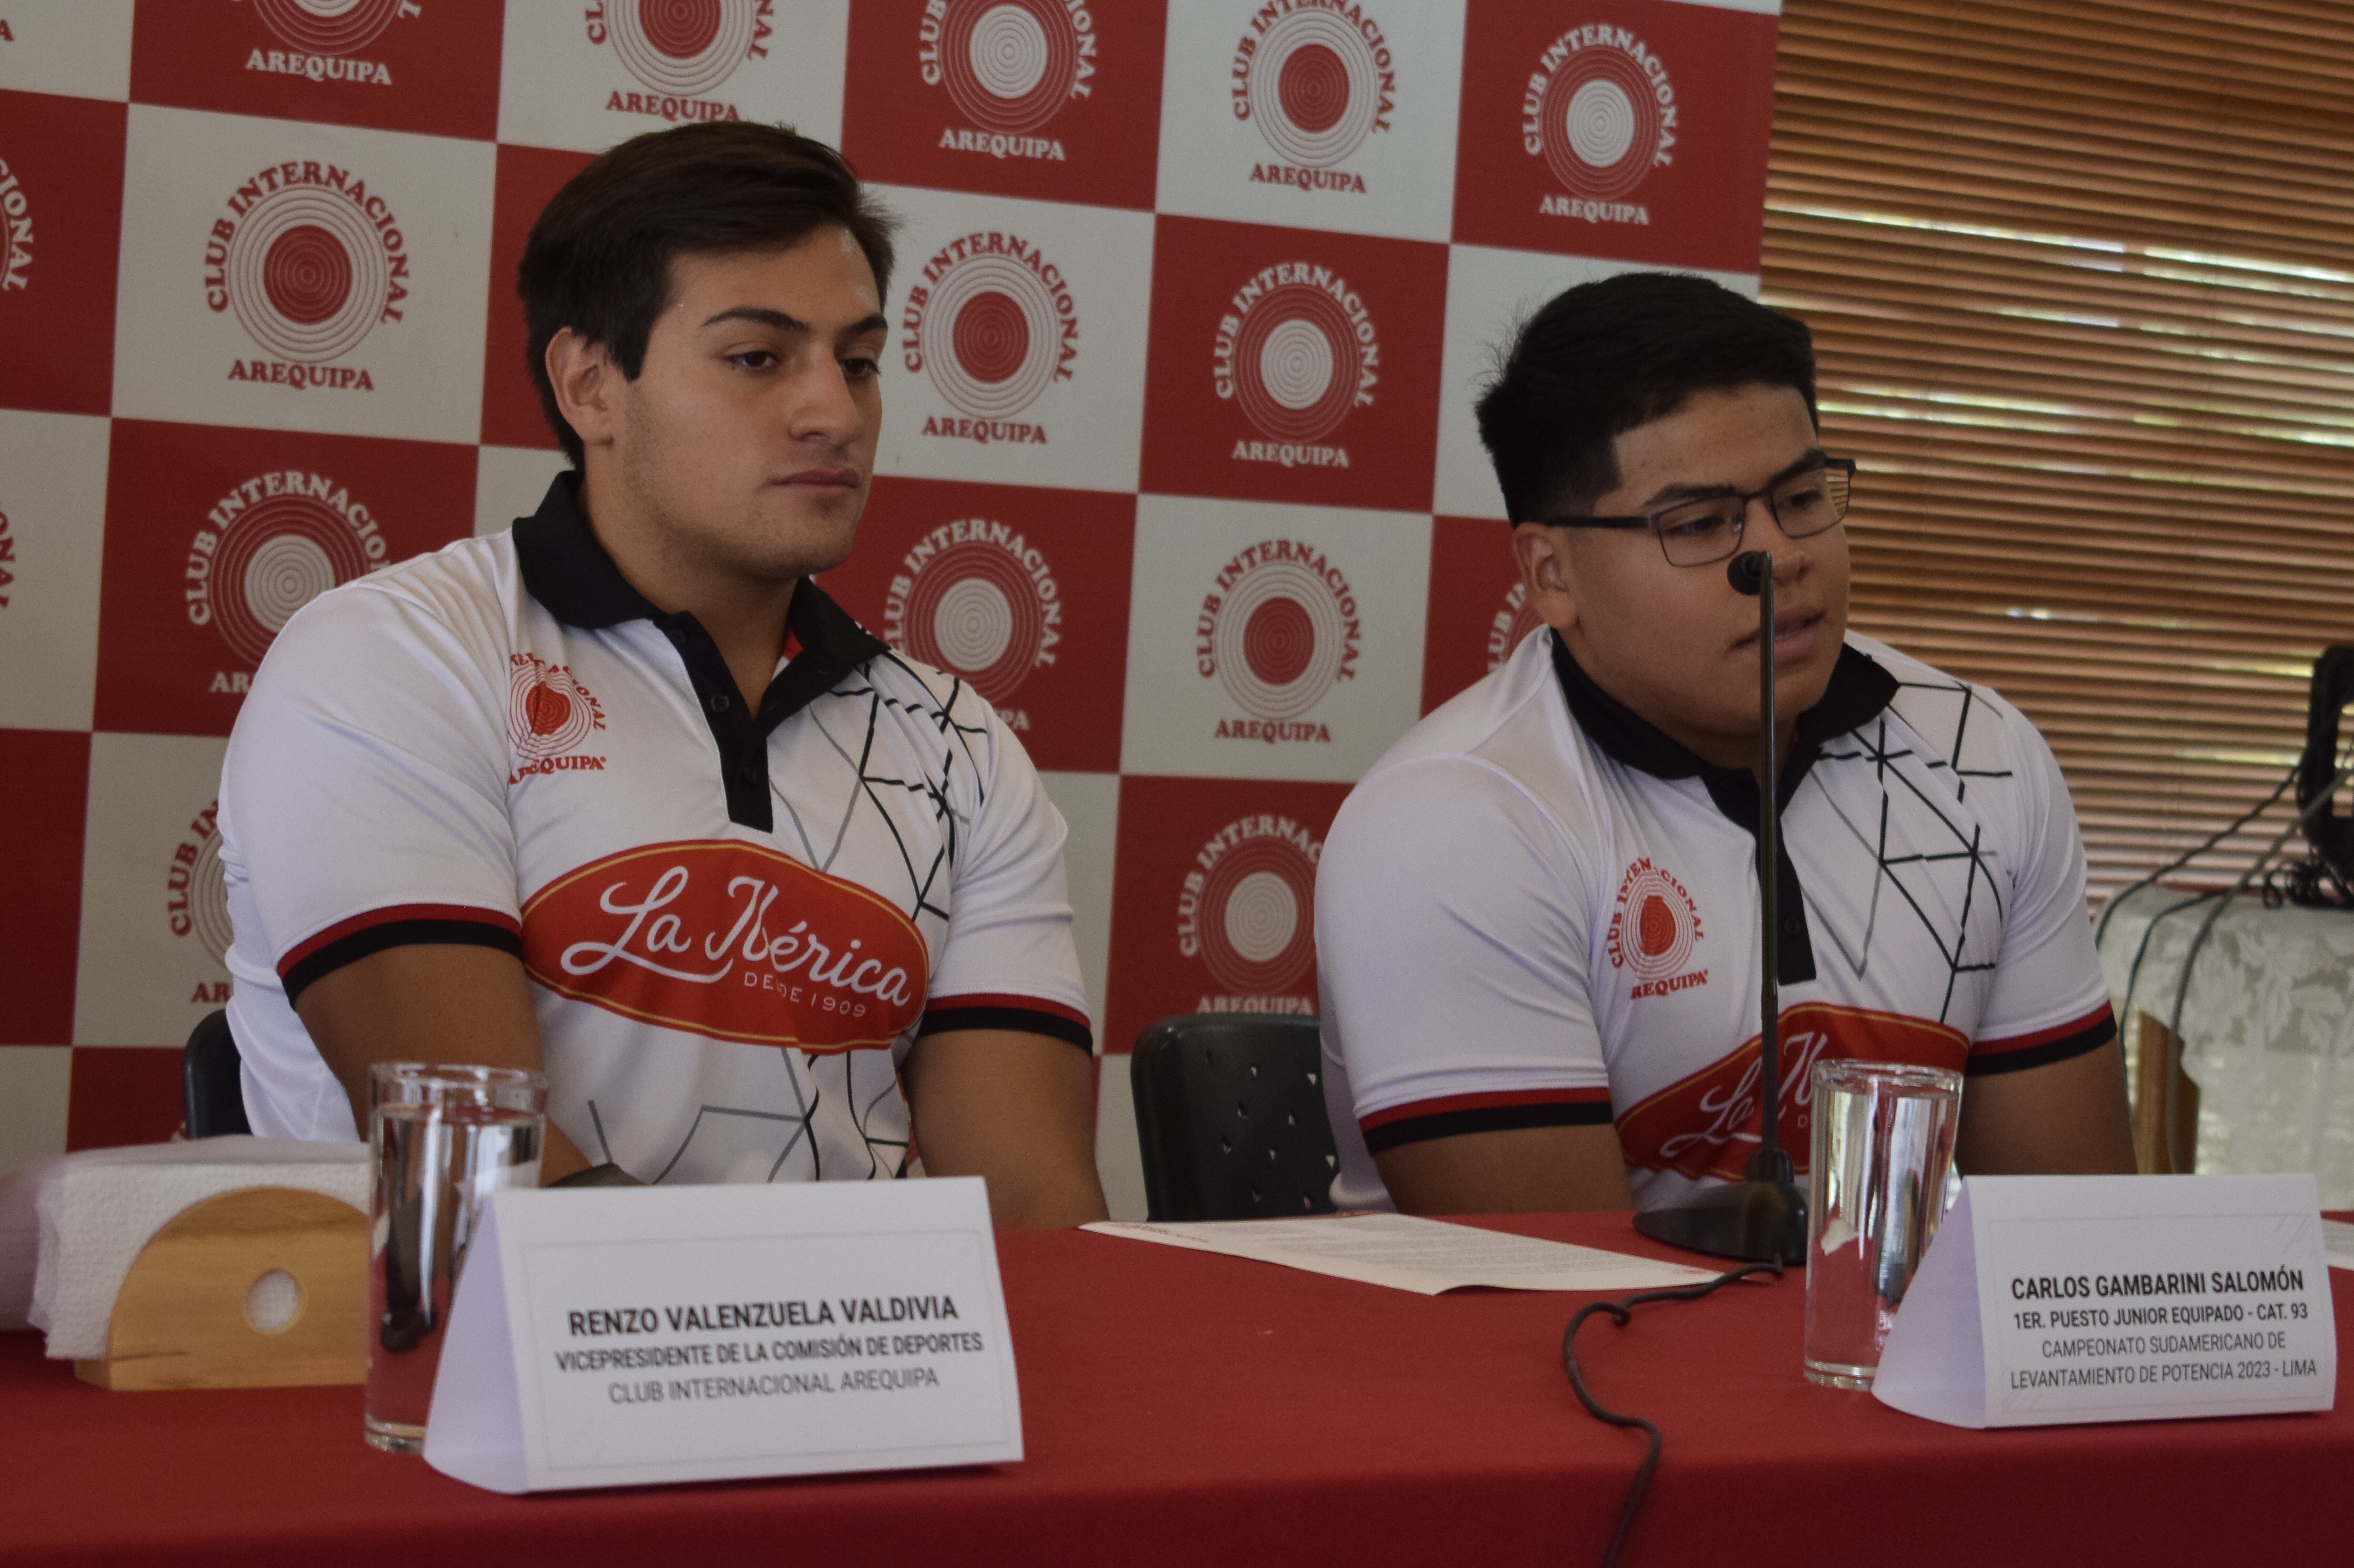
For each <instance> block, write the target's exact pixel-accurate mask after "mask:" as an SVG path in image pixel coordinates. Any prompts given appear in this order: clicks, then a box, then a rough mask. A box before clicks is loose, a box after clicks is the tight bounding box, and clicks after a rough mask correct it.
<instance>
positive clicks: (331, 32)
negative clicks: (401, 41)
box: [245, 0, 425, 87]
mask: <svg viewBox="0 0 2354 1568" xmlns="http://www.w3.org/2000/svg"><path fill="white" fill-rule="evenodd" d="M247 8H248V9H249V11H250V12H251V13H252V15H253V16H255V17H256V18H257V19H258V20H259V21H260V23H261V25H262V26H263V27H264V28H266V29H267V30H268V31H269V33H270V37H273V38H275V39H277V40H278V41H279V42H280V43H281V44H283V45H285V46H286V47H285V48H281V49H262V48H257V49H254V50H253V51H252V52H251V53H249V55H248V56H247V57H246V61H245V69H248V70H254V71H266V72H269V73H270V74H271V75H274V76H299V77H304V78H307V79H310V80H312V81H350V82H359V83H363V84H365V85H367V86H372V87H390V86H391V85H392V84H393V83H392V68H391V67H390V66H388V65H387V64H385V63H384V62H383V61H381V60H372V59H368V58H365V57H364V56H363V55H362V53H361V51H362V50H365V49H366V48H367V47H368V46H369V45H370V44H373V43H375V42H376V40H377V39H378V38H380V37H383V36H384V32H385V29H386V28H387V27H389V26H392V25H393V23H395V22H397V21H401V20H405V19H407V18H410V17H415V16H423V15H424V13H425V7H424V4H423V0H249V4H248V6H247Z"/></svg>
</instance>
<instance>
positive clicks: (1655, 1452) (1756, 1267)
mask: <svg viewBox="0 0 2354 1568" xmlns="http://www.w3.org/2000/svg"><path fill="white" fill-rule="evenodd" d="M1751 1274H1770V1275H1772V1276H1773V1277H1775V1278H1776V1279H1779V1278H1781V1277H1782V1266H1781V1265H1780V1264H1778V1263H1744V1264H1743V1265H1742V1266H1740V1267H1739V1268H1734V1269H1727V1270H1726V1271H1725V1272H1724V1273H1723V1274H1720V1275H1718V1276H1717V1277H1715V1278H1714V1279H1712V1280H1709V1281H1707V1282H1706V1283H1704V1284H1701V1285H1687V1286H1683V1287H1680V1288H1678V1289H1674V1290H1642V1291H1638V1292H1636V1293H1635V1294H1634V1295H1632V1296H1629V1297H1628V1298H1626V1299H1624V1300H1622V1301H1589V1302H1587V1303H1586V1304H1585V1306H1583V1307H1581V1308H1578V1309H1577V1315H1576V1316H1575V1317H1574V1318H1572V1319H1570V1320H1569V1327H1568V1328H1567V1329H1564V1330H1562V1336H1561V1364H1562V1366H1563V1367H1564V1369H1565V1370H1566V1371H1567V1372H1568V1373H1569V1386H1570V1388H1571V1389H1572V1391H1574V1392H1575V1393H1576V1395H1577V1403H1578V1404H1582V1405H1584V1406H1585V1411H1586V1414H1589V1415H1591V1416H1593V1417H1594V1419H1596V1421H1600V1422H1604V1423H1606V1424H1607V1425H1612V1426H1638V1427H1640V1428H1642V1431H1643V1436H1644V1439H1645V1446H1644V1449H1643V1462H1642V1463H1641V1464H1640V1465H1638V1466H1637V1467H1635V1478H1634V1480H1633V1481H1631V1482H1629V1483H1628V1487H1627V1500H1626V1501H1625V1502H1623V1503H1621V1504H1619V1505H1618V1528H1617V1530H1614V1531H1611V1532H1610V1546H1609V1549H1608V1550H1607V1551H1606V1552H1603V1553H1602V1568H1616V1565H1617V1562H1618V1552H1619V1551H1620V1549H1621V1548H1623V1547H1624V1546H1625V1545H1626V1544H1627V1532H1628V1531H1630V1530H1632V1529H1634V1528H1635V1515H1636V1514H1637V1513H1638V1512H1639V1511H1641V1510H1642V1507H1643V1498H1644V1496H1645V1494H1647V1493H1649V1491H1650V1489H1651V1475H1652V1472H1654V1471H1655V1470H1657V1469H1658V1468H1659V1447H1660V1438H1659V1427H1658V1426H1656V1425H1653V1424H1652V1423H1651V1422H1649V1420H1646V1419H1645V1418H1644V1417H1642V1416H1640V1415H1622V1414H1619V1413H1618V1412H1617V1411H1615V1410H1611V1409H1608V1408H1606V1406H1605V1405H1604V1404H1602V1402H1601V1401H1600V1400H1598V1399H1596V1398H1595V1397H1594V1395H1593V1393H1591V1392H1590V1391H1589V1390H1588V1389H1587V1388H1586V1386H1585V1373H1584V1372H1580V1371H1579V1370H1578V1367H1577V1330H1578V1329H1579V1328H1580V1327H1581V1326H1582V1325H1584V1323H1585V1320H1586V1319H1588V1318H1591V1317H1593V1316H1594V1315H1595V1314H1596V1312H1607V1313H1609V1314H1610V1316H1611V1317H1612V1318H1614V1319H1617V1323H1618V1326H1619V1327H1620V1328H1622V1329H1623V1328H1625V1327H1626V1326H1627V1323H1628V1319H1630V1318H1631V1317H1633V1316H1634V1310H1635V1308H1638V1307H1641V1306H1644V1305H1646V1304H1647V1303H1649V1302H1653V1301H1697V1300H1699V1299H1700V1298H1702V1297H1703V1296H1706V1295H1708V1294H1709V1293H1710V1292H1711V1291H1713V1290H1716V1289H1718V1288H1719V1287H1723V1286H1727V1285H1730V1284H1732V1283H1733V1282H1734V1280H1736V1279H1739V1278H1741V1277H1743V1276H1744V1275H1751Z"/></svg>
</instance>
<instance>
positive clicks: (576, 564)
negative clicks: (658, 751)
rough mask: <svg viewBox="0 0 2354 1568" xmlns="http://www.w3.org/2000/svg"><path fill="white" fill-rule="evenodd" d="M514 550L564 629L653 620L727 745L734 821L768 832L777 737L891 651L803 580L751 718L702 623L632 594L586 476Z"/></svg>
mask: <svg viewBox="0 0 2354 1568" xmlns="http://www.w3.org/2000/svg"><path fill="white" fill-rule="evenodd" d="M514 544H515V559H516V562H517V563H518V564H519V565H520V566H521V567H522V569H523V581H524V587H525V588H528V589H530V590H531V597H532V598H534V599H537V600H538V601H539V602H540V604H541V605H542V606H543V607H544V608H545V609H546V610H547V612H548V613H549V614H550V615H553V616H554V617H556V619H557V620H560V621H562V622H563V623H564V624H565V625H567V626H576V627H578V628H580V629H581V630H584V631H599V630H604V629H605V628H606V627H609V626H619V625H620V624H621V623H622V622H623V621H629V620H649V621H652V623H653V624H654V626H655V628H656V629H657V630H660V631H661V632H662V634H663V636H665V637H667V638H669V639H670V641H671V645H672V646H673V647H674V648H676V649H677V650H678V652H679V657H680V658H681V659H682V660H683V661H684V663H685V665H686V674H687V679H688V681H689V682H690V683H692V684H693V685H694V687H695V696H696V698H697V699H698V700H700V702H701V703H702V705H703V716H704V718H705V720H706V721H707V722H708V723H709V724H710V726H711V737H712V739H713V740H714V741H716V743H717V744H718V747H719V764H720V776H721V778H722V779H725V780H726V789H727V816H728V820H729V821H736V822H740V823H742V824H743V825H744V826H746V827H748V828H757V829H758V830H759V831H760V832H770V831H772V830H773V829H774V828H775V826H776V814H775V812H774V810H772V809H771V807H770V804H769V734H770V732H772V731H773V730H775V729H776V727H777V726H779V725H780V724H782V723H784V722H785V720H787V719H789V718H790V717H792V715H795V714H797V713H799V712H801V709H803V708H805V707H807V706H809V705H810V704H811V703H812V702H814V701H816V700H817V699H818V698H819V697H820V696H822V695H823V694H825V693H827V692H829V691H831V690H832V689H833V686H834V684H835V683H836V682H838V681H840V680H841V679H842V678H843V676H844V675H847V674H849V673H851V672H852V671H854V670H855V669H857V668H858V667H859V666H860V665H862V664H864V663H865V662H867V661H868V660H870V659H872V658H874V657H875V655H876V654H878V653H884V652H888V650H887V649H886V648H885V646H884V644H883V641H882V640H881V639H879V638H877V637H876V636H875V634H874V633H873V632H870V631H868V630H866V629H865V628H864V627H863V626H861V625H859V624H858V622H856V621H855V620H852V619H851V618H850V617H849V615H847V614H846V613H844V611H843V609H842V607H841V606H840V605H838V604H836V603H834V602H833V600H832V599H829V598H827V597H826V594H825V591H824V590H823V589H822V588H819V587H818V586H817V585H816V584H815V583H813V582H811V581H810V580H809V579H808V578H807V577H803V578H802V579H801V581H800V582H799V583H798V584H796V585H795V586H794V588H793V597H792V601H791V602H790V604H788V605H787V606H786V607H785V628H786V630H787V631H788V633H790V636H789V638H788V641H787V644H786V647H787V652H788V653H789V654H790V662H788V663H787V664H786V665H785V668H784V670H783V672H782V673H779V675H778V676H777V677H776V678H775V679H774V680H771V681H770V682H769V689H768V690H767V691H766V692H763V693H762V694H760V703H759V707H758V710H757V711H748V709H747V707H746V705H745V701H744V695H743V694H742V693H741V692H739V691H737V689H736V677H735V676H734V675H733V674H731V673H729V672H728V669H727V661H726V659H724V658H722V657H721V656H720V652H719V645H718V644H717V643H716V642H715V641H712V639H711V633H710V632H709V631H707V630H705V629H704V625H703V623H702V622H701V621H699V620H695V617H694V616H693V615H692V614H690V613H689V612H687V611H685V610H678V611H675V612H665V611H663V610H661V609H656V608H655V607H654V604H653V602H652V600H651V599H647V598H646V596H645V595H643V594H642V593H640V592H639V591H638V590H637V589H636V588H632V587H631V586H630V581H629V579H628V578H626V577H623V576H621V569H620V567H616V566H615V565H614V564H613V557H612V556H609V555H607V554H606V553H605V546H602V545H600V544H599V543H598V542H597V535H595V533H593V532H592V531H591V530H590V529H589V526H588V518H587V517H585V516H584V515H582V514H581V511H580V476H579V475H578V474H577V473H560V474H557V476H556V479H555V481H554V482H552V483H551V484H549V485H548V487H547V494H546V497H545V498H544V499H543V500H542V501H541V502H540V503H539V510H538V511H537V512H535V513H533V514H531V515H530V516H528V517H523V518H518V519H516V521H515V525H514Z"/></svg>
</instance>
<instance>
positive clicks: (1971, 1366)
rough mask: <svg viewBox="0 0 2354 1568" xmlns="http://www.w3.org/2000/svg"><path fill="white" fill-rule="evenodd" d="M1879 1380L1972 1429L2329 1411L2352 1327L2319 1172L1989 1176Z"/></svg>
mask: <svg viewBox="0 0 2354 1568" xmlns="http://www.w3.org/2000/svg"><path fill="white" fill-rule="evenodd" d="M2337 1392H2338V1324H2337V1318H2336V1315H2335V1314H2334V1313H2333V1312H2332V1310H2331V1308H2330V1299H2329V1269H2328V1266H2327V1262H2326V1261H2325V1260H2324V1257H2323V1255H2322V1240H2321V1213H2320V1194H2319V1192H2318V1191H2317V1188H2316V1187H2315V1184H2314V1180H2313V1178H2312V1177H2311V1176H1977V1177H1972V1178H1970V1179H1969V1180H1968V1181H1965V1182H1964V1183H1963V1184H1962V1195H1961V1197H1960V1198H1959V1199H1958V1200H1957V1201H1956V1202H1955V1204H1954V1207H1953V1210H1952V1212H1951V1213H1947V1214H1946V1221H1945V1224H1944V1225H1943V1226H1942V1227H1941V1228H1940V1229H1939V1230H1938V1232H1937V1239H1936V1240H1935V1241H1934V1242H1932V1243H1931V1244H1930V1246H1929V1254H1928V1255H1927V1256H1926V1257H1925V1258H1923V1259H1922V1261H1921V1267H1920V1270H1919V1272H1917V1273H1916V1274H1915V1275H1914V1277H1913V1285H1912V1288H1911V1289H1910V1290H1909V1291H1908V1292H1907V1293H1906V1295H1905V1298H1904V1305H1903V1308H1901V1309H1900V1310H1899V1311H1898V1312H1897V1314H1896V1321H1895V1324H1894V1326H1893V1327H1892V1328H1891V1329H1890V1330H1889V1334H1888V1342H1887V1345H1886V1346H1885V1348H1884V1349H1883V1351H1882V1354H1881V1358H1880V1372H1879V1376H1878V1377H1877V1379H1875V1381H1874V1382H1873V1383H1872V1393H1873V1394H1875V1395H1876V1396H1877V1397H1878V1398H1879V1399H1880V1400H1881V1402H1882V1404H1891V1405H1893V1406H1895V1407H1896V1408H1897V1409H1899V1410H1903V1411H1909V1412H1911V1413H1912V1414H1914V1415H1923V1416H1926V1417H1928V1418H1929V1419H1930V1420H1932V1421H1943V1422H1946V1423H1947V1424H1948V1425H1955V1426H2046V1425H2060V1424H2062V1423H2067V1422H2078V1421H2159V1420H2169V1419H2175V1418H2179V1417H2183V1416H2200V1415H2256V1414H2267V1413H2274V1412H2281V1411H2293V1410H2327V1409H2329V1408H2330V1407H2331V1405H2332V1404H2334V1403H2335V1401H2336V1398H2337Z"/></svg>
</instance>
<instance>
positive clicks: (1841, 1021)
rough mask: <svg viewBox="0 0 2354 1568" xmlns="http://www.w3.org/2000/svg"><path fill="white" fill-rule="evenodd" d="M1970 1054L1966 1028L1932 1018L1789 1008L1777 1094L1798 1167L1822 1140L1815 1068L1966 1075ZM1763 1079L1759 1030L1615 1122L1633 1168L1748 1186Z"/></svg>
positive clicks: (1820, 1006)
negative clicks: (1817, 1136) (1896, 1066)
mask: <svg viewBox="0 0 2354 1568" xmlns="http://www.w3.org/2000/svg"><path fill="white" fill-rule="evenodd" d="M1969 1051H1970V1043H1969V1038H1968V1037H1967V1035H1965V1034H1963V1033H1962V1032H1961V1031H1960V1030H1958V1029H1956V1028H1954V1027H1953V1026H1951V1025H1950V1024H1945V1023H1937V1022H1932V1021H1931V1020H1929V1019H1925V1018H1909V1017H1906V1016H1904V1015H1903V1014H1902V1013H1895V1012H1878V1011H1875V1010H1873V1009H1870V1008H1861V1007H1840V1006H1835V1005H1833V1004H1831V1003H1829V1002H1820V1001H1808V1002H1801V1003H1799V1004H1798V1005H1797V1006H1796V1007H1793V1008H1789V1009H1787V1011H1785V1012H1783V1014H1782V1020H1781V1081H1780V1084H1779V1094H1778V1096H1777V1098H1778V1100H1779V1101H1780V1104H1779V1106H1778V1107H1777V1113H1778V1114H1777V1117H1776V1125H1777V1126H1778V1128H1780V1137H1781V1146H1782V1147H1783V1148H1784V1149H1786V1150H1788V1151H1789V1152H1790V1154H1791V1156H1792V1157H1793V1159H1795V1160H1796V1161H1797V1168H1798V1169H1799V1170H1800V1171H1804V1170H1806V1169H1807V1160H1808V1150H1809V1149H1810V1148H1811V1147H1812V1145H1811V1143H1810V1141H1809V1140H1810V1139H1812V1138H1813V1136H1814V1123H1813V1119H1812V1112H1813V1105H1814V1091H1813V1086H1812V1084H1811V1082H1810V1075H1812V1073H1813V1072H1814V1066H1815V1064H1816V1063H1817V1062H1823V1061H1832V1062H1836V1061H1858V1062H1903V1063H1911V1064H1914V1065H1919V1066H1925V1067H1945V1068H1948V1069H1950V1070H1953V1071H1956V1072H1958V1071H1960V1069H1961V1067H1962V1065H1963V1064H1964V1063H1965V1062H1966V1061H1967V1059H1968V1057H1969ZM1764 1079H1765V1049H1764V1045H1763V1044H1762V1039H1761V1037H1760V1036H1758V1035H1755V1034H1752V1035H1751V1036H1750V1037H1749V1038H1748V1039H1747V1040H1745V1041H1744V1042H1743V1043H1742V1044H1741V1045H1740V1046H1738V1047H1737V1048H1736V1049H1734V1050H1733V1051H1730V1052H1728V1053H1726V1054H1724V1055H1723V1056H1720V1057H1718V1058H1717V1059H1716V1060H1715V1061H1713V1062H1711V1063H1710V1064H1709V1065H1707V1066H1705V1067H1702V1069H1701V1070H1700V1071H1698V1072H1696V1073H1693V1074H1691V1075H1690V1076H1688V1077H1685V1078H1683V1079H1682V1080H1681V1081H1680V1082H1677V1083H1673V1084H1670V1085H1669V1086H1667V1087H1666V1088H1664V1089H1661V1090H1659V1092H1658V1093H1656V1094H1653V1095H1651V1096H1650V1097H1648V1098H1646V1099H1644V1100H1643V1101H1642V1102H1641V1103H1640V1104H1638V1105H1637V1106H1635V1107H1632V1108H1631V1109H1629V1110H1628V1111H1626V1112H1625V1113H1624V1114H1622V1115H1621V1116H1619V1117H1618V1118H1617V1124H1618V1145H1619V1148H1620V1149H1621V1150H1623V1151H1624V1152H1625V1154H1626V1157H1627V1163H1628V1164H1629V1165H1631V1166H1634V1167H1636V1168H1637V1169H1638V1170H1644V1171H1674V1172H1676V1173H1677V1174H1678V1175H1681V1176H1688V1177H1691V1178H1692V1179H1694V1180H1699V1179H1701V1178H1703V1177H1716V1178H1718V1179H1720V1180H1723V1181H1740V1180H1741V1179H1742V1176H1743V1174H1744V1171H1746V1170H1747V1169H1748V1165H1749V1157H1750V1155H1752V1154H1753V1153H1755V1151H1756V1149H1757V1145H1758V1142H1759V1139H1760V1133H1761V1130H1762V1128H1764V1126H1765V1122H1764V1119H1763V1117H1762V1114H1761V1112H1762V1109H1763V1105H1762V1101H1763V1088H1764Z"/></svg>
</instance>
